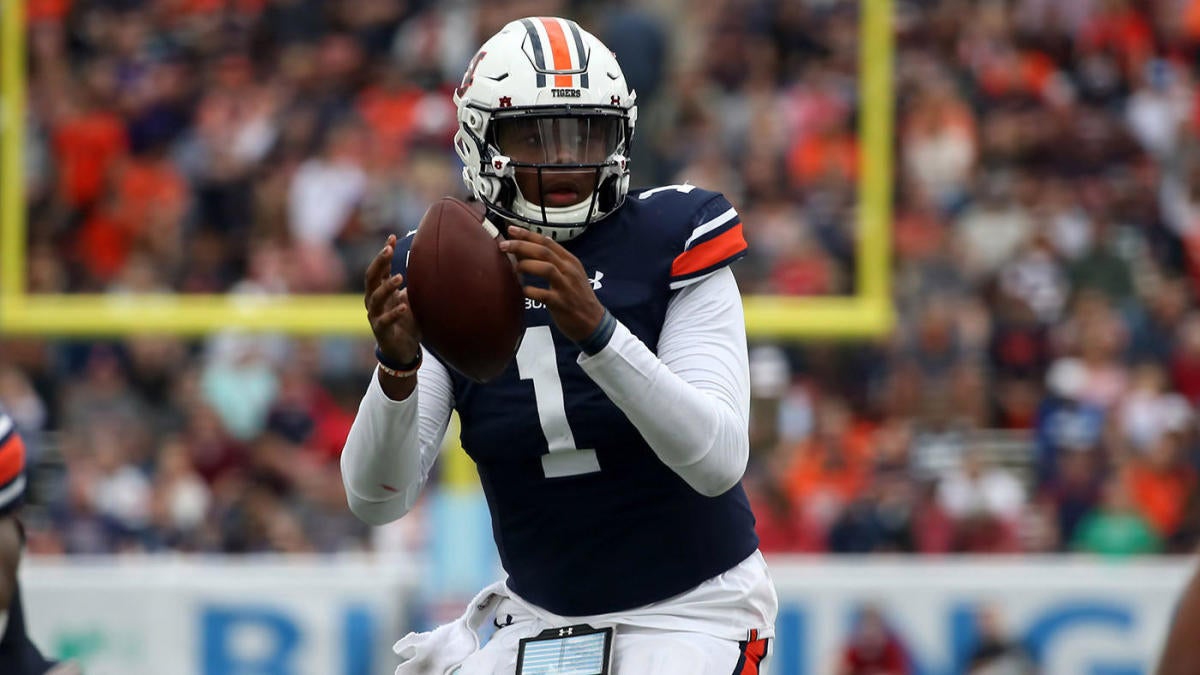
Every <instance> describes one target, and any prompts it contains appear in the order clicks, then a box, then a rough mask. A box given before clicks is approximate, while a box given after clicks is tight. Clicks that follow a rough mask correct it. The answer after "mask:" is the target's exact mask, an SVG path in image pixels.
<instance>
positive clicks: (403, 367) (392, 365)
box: [375, 345, 424, 373]
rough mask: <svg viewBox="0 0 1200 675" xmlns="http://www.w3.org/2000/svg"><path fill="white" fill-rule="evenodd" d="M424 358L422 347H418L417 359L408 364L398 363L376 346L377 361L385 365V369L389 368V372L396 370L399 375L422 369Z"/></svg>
mask: <svg viewBox="0 0 1200 675" xmlns="http://www.w3.org/2000/svg"><path fill="white" fill-rule="evenodd" d="M422 356H424V354H422V353H421V345H417V356H416V358H414V359H413V360H412V361H409V362H408V363H397V362H395V361H393V360H392V359H391V358H389V357H388V356H387V355H385V354H384V353H383V350H382V349H380V348H379V345H375V360H376V361H378V362H379V363H380V364H381V365H383V367H384V368H387V369H388V370H394V371H396V372H399V373H406V372H409V371H412V370H416V369H417V368H419V367H421V357H422Z"/></svg>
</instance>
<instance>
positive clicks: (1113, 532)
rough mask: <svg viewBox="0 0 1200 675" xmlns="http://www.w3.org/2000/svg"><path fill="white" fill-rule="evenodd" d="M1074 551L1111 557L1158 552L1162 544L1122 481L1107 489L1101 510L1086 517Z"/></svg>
mask: <svg viewBox="0 0 1200 675" xmlns="http://www.w3.org/2000/svg"><path fill="white" fill-rule="evenodd" d="M1072 548H1074V549H1075V550H1077V551H1084V552H1087V553H1096V554H1100V555H1109V556H1126V555H1138V554H1146V553H1154V552H1156V551H1158V550H1160V549H1161V548H1162V541H1161V539H1160V538H1159V536H1158V535H1157V534H1155V532H1154V530H1153V529H1152V528H1151V527H1150V523H1149V522H1147V521H1146V519H1145V518H1144V517H1143V516H1142V515H1141V514H1140V513H1138V512H1137V510H1135V508H1134V505H1133V502H1132V500H1131V499H1130V496H1129V491H1128V489H1127V487H1126V485H1125V483H1124V481H1122V480H1121V479H1120V478H1112V479H1110V480H1109V481H1108V483H1107V484H1106V485H1105V487H1104V501H1103V502H1102V503H1101V505H1100V508H1099V509H1097V510H1096V511H1094V512H1093V513H1092V514H1091V515H1089V516H1087V517H1085V518H1084V519H1083V522H1082V523H1080V524H1079V527H1078V528H1077V529H1076V531H1075V537H1074V539H1073V541H1072Z"/></svg>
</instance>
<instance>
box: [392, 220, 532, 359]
mask: <svg viewBox="0 0 1200 675" xmlns="http://www.w3.org/2000/svg"><path fill="white" fill-rule="evenodd" d="M499 237H500V234H499V231H498V230H497V229H496V228H495V227H493V226H492V225H491V223H490V222H484V220H483V214H482V212H481V211H479V210H476V209H473V208H471V206H470V205H468V204H467V203H465V202H463V201H460V200H458V199H455V198H453V197H443V198H441V199H439V200H438V201H436V202H434V204H433V206H430V207H429V210H428V211H426V212H425V215H424V216H423V217H422V218H421V224H420V225H418V226H417V233H416V234H415V235H413V242H412V247H411V250H410V252H409V255H408V277H407V279H406V280H405V284H406V285H407V286H408V299H409V303H410V304H411V305H412V311H413V317H414V318H415V319H416V320H417V325H419V326H420V327H421V336H422V338H421V341H422V342H423V343H424V344H425V346H426V347H428V348H429V349H430V350H431V351H433V352H434V353H435V354H437V356H438V358H440V359H441V360H442V361H443V362H444V363H446V365H449V366H451V367H452V368H454V369H455V370H457V371H458V372H460V373H462V374H463V375H465V376H467V377H469V378H471V379H472V380H475V381H476V382H487V381H489V380H491V379H493V378H495V377H496V376H497V375H499V374H500V373H502V372H504V369H505V368H507V367H508V364H509V362H510V361H512V358H513V354H515V353H516V351H517V347H518V346H520V344H521V336H522V335H523V334H524V331H525V296H524V293H522V291H521V284H520V281H519V280H518V279H517V272H516V269H514V267H513V265H512V262H511V261H510V258H509V257H508V255H507V254H505V253H504V252H502V251H501V250H500V247H499V246H497V243H498V242H497V240H498V239H499Z"/></svg>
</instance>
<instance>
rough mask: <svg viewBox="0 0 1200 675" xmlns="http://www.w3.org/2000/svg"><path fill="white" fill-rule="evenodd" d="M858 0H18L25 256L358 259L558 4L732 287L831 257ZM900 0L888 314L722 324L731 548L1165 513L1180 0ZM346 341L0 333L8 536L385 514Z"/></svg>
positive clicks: (310, 283) (1183, 238)
mask: <svg viewBox="0 0 1200 675" xmlns="http://www.w3.org/2000/svg"><path fill="white" fill-rule="evenodd" d="M858 7H859V3H858V2H855V1H850V0H803V1H801V0H709V1H707V2H687V1H686V0H665V1H663V2H655V3H638V2H632V1H630V2H623V1H621V0H575V1H571V2H569V1H567V0H488V1H483V0H477V1H469V0H457V1H450V0H443V1H441V2H436V3H435V2H433V1H432V0H28V2H27V3H26V13H27V21H28V30H27V32H26V35H27V38H28V73H29V88H28V103H29V125H28V137H27V138H26V139H25V147H26V153H25V165H26V173H27V185H26V190H27V196H28V223H29V251H28V263H29V264H28V274H29V278H28V284H29V287H30V290H31V292H41V293H56V292H96V293H109V294H132V293H138V292H145V291H175V292H181V293H209V292H216V293H244V294H255V295H266V296H271V295H280V294H298V293H327V292H351V293H353V292H358V291H359V289H360V282H359V281H358V280H359V279H360V278H361V276H360V275H361V271H362V269H363V268H364V267H365V265H366V262H367V261H368V260H369V259H370V257H371V256H372V255H373V254H374V253H375V252H376V251H378V249H379V247H380V245H381V242H382V240H383V239H384V237H385V236H386V234H388V233H391V232H405V231H407V230H409V229H411V228H412V227H413V226H415V224H416V222H417V221H418V220H419V218H420V216H421V215H422V214H423V213H424V210H425V208H426V206H427V205H428V204H429V203H431V202H432V201H433V200H435V199H437V198H439V197H441V196H442V195H445V194H453V195H459V196H463V188H462V185H461V182H460V180H459V177H458V176H459V165H458V164H457V161H458V160H457V159H456V157H455V156H454V153H453V151H452V150H451V149H450V146H449V139H450V137H451V135H452V134H453V132H454V124H455V122H454V109H453V106H452V104H451V102H450V91H451V90H452V89H453V87H455V86H457V84H458V83H459V81H460V79H461V77H462V73H463V71H464V69H465V66H466V64H467V62H468V61H469V59H470V58H471V56H472V54H473V50H474V48H475V47H476V46H477V45H478V44H479V43H481V42H482V41H483V40H484V39H485V38H486V37H487V36H489V35H491V34H492V33H493V32H495V31H496V30H497V29H498V28H499V27H501V26H502V25H503V24H504V23H506V22H507V21H508V20H510V19H513V18H517V17H520V16H527V15H544V14H562V15H569V16H571V17H574V18H576V19H578V20H579V21H580V23H581V24H582V25H583V26H584V27H585V28H588V29H589V30H591V31H592V32H594V33H596V34H597V35H598V36H599V37H600V38H601V39H602V40H604V41H605V42H606V43H607V44H608V45H609V46H610V47H611V48H612V49H613V50H614V51H615V52H616V54H617V56H618V58H619V59H620V60H621V62H622V64H623V66H624V68H625V71H626V75H627V77H628V79H629V81H630V82H631V83H632V85H633V86H634V87H635V88H636V89H637V90H638V94H639V104H640V105H641V110H640V116H639V122H638V131H637V135H636V137H635V144H634V150H633V155H634V158H633V159H634V163H633V166H634V179H635V180H634V183H635V185H652V184H665V183H678V182H683V181H685V180H686V181H688V182H691V183H694V184H697V185H701V186H704V187H707V188H711V189H716V190H721V191H723V192H725V194H726V195H727V196H728V197H729V198H730V200H731V201H732V202H733V203H734V204H735V205H736V206H737V207H738V208H739V210H740V211H741V213H742V220H743V222H744V224H745V232H746V236H747V238H748V239H749V241H750V245H751V251H752V253H751V255H750V256H749V257H748V258H747V259H746V260H744V261H743V262H741V263H739V264H738V266H737V267H736V273H737V274H738V276H739V279H740V283H741V285H742V288H743V290H744V291H746V292H753V293H778V294H786V295H839V294H847V293H853V292H854V290H855V289H854V279H855V259H854V241H855V224H856V223H855V216H856V214H855V208H854V207H855V204H856V202H857V199H858V196H857V194H856V188H857V176H858V172H859V169H860V164H861V158H860V155H859V141H858V139H857V138H856V133H855V132H856V125H857V119H858V115H859V113H860V111H861V106H862V105H863V101H862V100H860V98H859V89H858V84H859V82H858V77H857V74H858V69H859V56H860V47H861V45H860V44H859V41H858V38H857V36H858V26H859V16H858ZM895 21H896V28H897V41H896V55H895V97H894V99H893V100H892V101H889V102H886V103H890V104H892V105H894V108H895V115H896V116H895V132H896V133H895V143H894V153H895V195H894V200H893V223H892V232H893V242H892V243H893V248H894V256H893V285H894V297H895V304H896V307H897V315H898V324H897V326H896V329H895V330H894V331H893V333H892V334H891V335H889V336H888V337H886V338H885V339H881V340H875V341H866V342H862V341H860V342H853V343H834V342H831V343H818V342H811V343H802V344H766V343H762V344H760V343H755V344H753V345H752V359H751V360H752V363H751V369H752V379H753V385H754V403H753V410H752V429H751V436H752V457H751V464H750V468H749V472H748V477H747V480H746V486H747V488H748V490H749V491H750V493H751V496H752V500H753V501H754V502H755V506H756V514H757V516H758V519H759V530H760V535H761V536H762V540H763V548H764V549H765V550H768V551H807V552H812V551H833V552H840V553H866V552H873V551H905V552H921V553H945V552H972V553H1000V552H1017V551H1084V552H1091V553H1099V554H1139V553H1152V552H1160V551H1183V550H1193V549H1194V548H1195V546H1196V545H1197V541H1198V540H1200V491H1198V490H1197V480H1196V471H1197V468H1198V467H1200V444H1198V442H1200V434H1197V429H1198V428H1200V427H1198V426H1197V419H1198V418H1197V408H1196V405H1197V403H1200V306H1198V305H1197V301H1196V299H1197V291H1198V290H1200V151H1198V150H1200V148H1198V147H1197V146H1198V144H1197V138H1198V134H1197V130H1198V129H1200V88H1198V87H1197V73H1198V72H1200V70H1198V66H1200V0H970V1H968V0H897V1H896V13H895ZM871 103H872V104H880V103H881V102H871ZM364 320H365V319H364ZM371 347H372V345H371V344H369V343H366V342H364V341H363V340H358V339H333V338H328V339H324V338H323V339H292V338H284V337H278V336H247V335H234V334H220V335H216V336H213V337H210V338H208V339H204V340H189V339H177V338H170V337H135V338H127V339H120V340H112V341H77V342H76V341H67V340H44V339H30V338H6V339H5V338H0V404H3V405H4V406H5V407H6V408H8V409H9V410H10V411H11V413H12V415H13V417H14V418H15V419H16V420H17V421H18V423H19V424H20V427H21V428H22V430H23V431H24V432H25V433H26V435H28V436H29V437H30V438H31V439H32V441H33V442H32V443H31V448H32V451H31V452H32V454H33V457H34V459H35V473H34V475H33V477H32V478H33V482H32V484H33V501H34V506H35V508H34V509H33V510H31V512H30V536H31V539H30V542H31V544H30V545H31V548H33V549H34V550H35V551H40V552H57V551H62V552H68V553H96V552H114V551H127V550H164V549H175V550H184V551H227V552H252V551H335V550H346V549H354V548H363V547H371V546H376V545H386V544H380V542H379V540H378V535H377V534H376V535H374V536H373V535H371V534H370V533H369V532H368V531H367V528H365V527H364V526H362V525H361V524H359V523H358V522H357V521H355V519H354V518H353V517H352V516H351V515H350V514H349V513H348V511H347V510H346V508H345V506H344V497H343V495H342V493H341V482H340V479H339V477H338V470H337V463H336V459H337V456H338V452H339V451H340V446H341V441H342V439H343V438H344V437H345V433H346V431H347V430H348V428H349V424H350V422H351V421H352V419H353V415H354V410H355V408H356V406H357V402H358V399H359V397H360V396H361V394H362V391H363V389H364V387H365V384H366V382H367V378H368V377H369V376H370V372H371V369H372V367H373V364H374V361H373V354H372V349H371ZM997 439H1002V442H1001V441H998V440H997ZM433 489H434V490H436V489H437V487H436V486H435V487H434V488H433ZM408 539H409V540H410V541H421V539H422V537H421V536H420V535H416V536H413V537H409V538H408Z"/></svg>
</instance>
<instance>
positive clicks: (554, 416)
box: [517, 326, 600, 478]
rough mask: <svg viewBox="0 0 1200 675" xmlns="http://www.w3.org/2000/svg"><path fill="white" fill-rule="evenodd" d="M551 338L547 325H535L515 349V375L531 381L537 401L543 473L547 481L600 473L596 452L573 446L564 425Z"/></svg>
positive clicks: (564, 404) (562, 400)
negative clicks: (543, 450)
mask: <svg viewBox="0 0 1200 675" xmlns="http://www.w3.org/2000/svg"><path fill="white" fill-rule="evenodd" d="M547 354H554V337H553V336H552V335H551V334H550V327H549V326H534V327H532V328H528V329H526V330H525V338H524V339H522V340H521V348H520V349H518V350H517V372H518V373H520V375H521V379H522V380H533V397H534V399H536V400H537V411H538V421H539V422H541V425H542V433H543V434H545V435H546V447H548V448H549V449H550V452H549V454H545V455H542V471H543V472H545V474H546V478H562V477H563V476H578V475H580V474H584V473H593V472H595V471H599V470H600V461H599V460H598V459H596V451H595V450H580V449H579V448H576V447H575V435H574V434H572V433H571V425H569V424H567V405H566V402H565V400H564V398H563V388H562V378H560V377H559V376H558V363H557V362H556V361H555V360H554V359H553V358H546V355H547Z"/></svg>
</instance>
